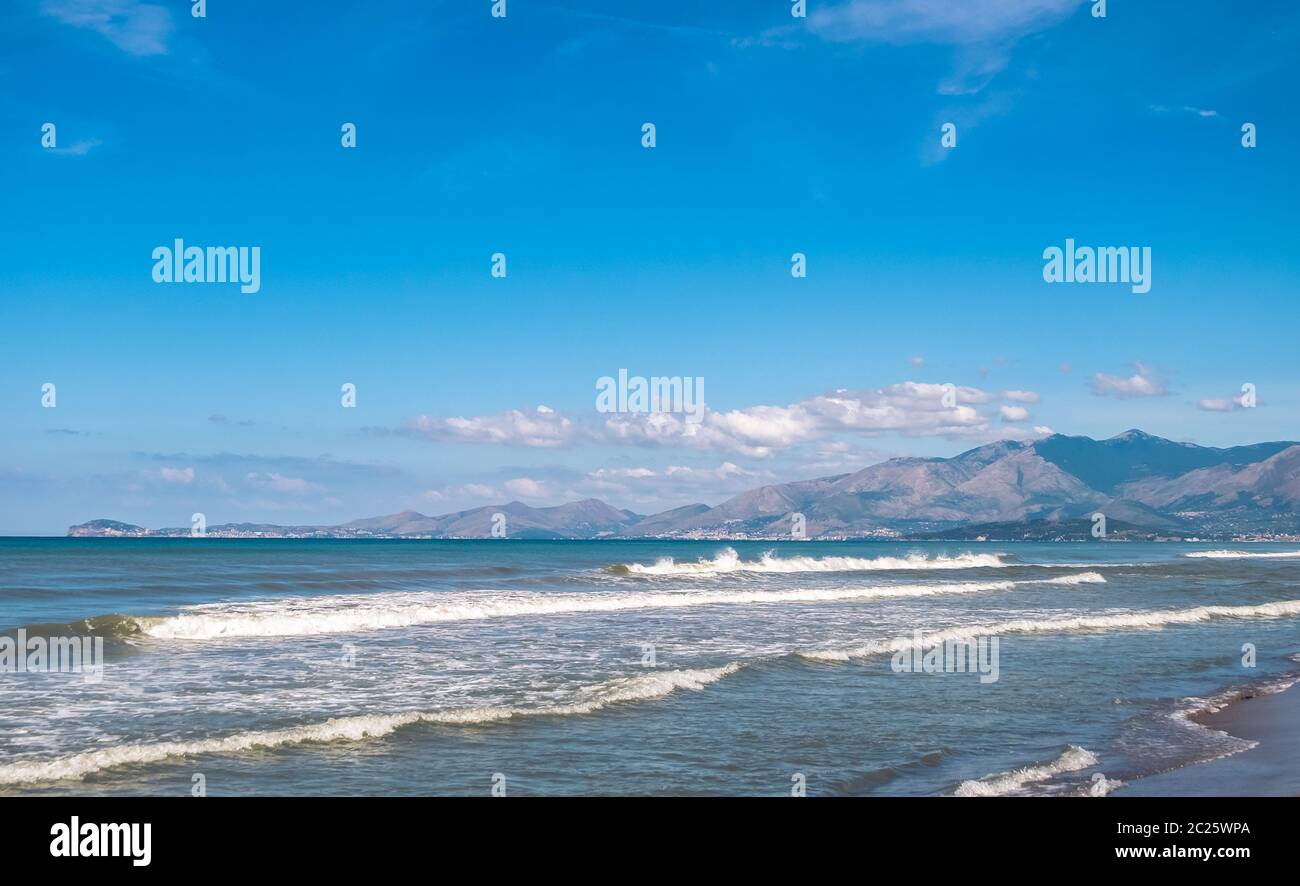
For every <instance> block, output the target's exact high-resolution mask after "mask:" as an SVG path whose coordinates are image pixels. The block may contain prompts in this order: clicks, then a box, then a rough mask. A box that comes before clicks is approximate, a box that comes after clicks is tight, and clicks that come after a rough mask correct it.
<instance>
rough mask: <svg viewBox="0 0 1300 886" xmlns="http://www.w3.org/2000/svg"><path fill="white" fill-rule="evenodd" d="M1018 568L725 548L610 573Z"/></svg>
mask: <svg viewBox="0 0 1300 886" xmlns="http://www.w3.org/2000/svg"><path fill="white" fill-rule="evenodd" d="M1016 565H1019V564H1017V563H1015V562H1011V561H1008V560H1007V559H1006V557H1005V555H1003V554H973V553H965V554H957V555H956V556H952V557H949V556H946V555H943V554H940V555H937V556H935V557H926V556H925V555H924V554H909V555H908V556H906V557H778V556H776V555H775V554H773V553H772V552H771V551H768V552H767V553H766V554H763V556H762V557H760V558H759V559H757V560H741V559H740V555H739V554H737V553H736V552H735V551H734V550H733V549H732V548H726V549H724V550H723V551H722V552H720V553H719V554H718V555H717V556H715V557H714V558H713V559H712V560H699V561H697V562H695V563H678V562H677V561H675V560H674V559H673V558H672V557H662V558H660V559H659V560H656V561H655V562H654V563H653V564H652V565H649V566H646V565H645V564H642V563H620V564H618V565H616V566H611V567H610V571H612V572H615V573H617V574H619V575H685V576H697V575H717V574H722V573H729V572H767V573H791V572H876V571H881V570H891V569H892V570H924V569H977V568H999V567H1005V566H1016Z"/></svg>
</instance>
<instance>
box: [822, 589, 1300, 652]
mask: <svg viewBox="0 0 1300 886" xmlns="http://www.w3.org/2000/svg"><path fill="white" fill-rule="evenodd" d="M1296 615H1300V600H1285V601H1282V602H1279V603H1263V604H1260V605H1258V606H1196V607H1193V608H1190V609H1154V610H1137V611H1124V612H1109V613H1105V614H1101V615H1069V616H1057V617H1054V618H1017V619H1012V620H1010V621H1002V622H993V623H990V624H972V625H962V626H960V627H954V628H945V629H942V630H938V631H932V632H928V633H926V634H925V635H924V637H923V639H924V641H925V642H926V643H929V644H935V643H942V642H946V641H948V640H970V639H974V638H976V637H989V636H1001V635H1003V634H1065V633H1075V632H1078V631H1115V630H1125V629H1134V628H1136V629H1156V630H1158V629H1160V628H1163V627H1166V626H1168V625H1188V624H1199V623H1201V622H1206V621H1212V620H1215V619H1220V618H1243V619H1255V618H1260V619H1271V618H1288V617H1292V616H1296ZM914 645H915V641H914V639H913V638H911V637H898V638H895V639H892V640H872V641H869V642H867V643H864V644H862V645H860V646H855V647H850V648H847V649H816V650H805V651H802V652H799V653H797V654H798V655H800V656H801V657H803V658H807V659H811V660H813V661H848V660H850V659H854V658H869V657H872V656H877V655H891V654H893V653H895V652H900V651H902V650H904V649H910V648H912V647H913V646H914Z"/></svg>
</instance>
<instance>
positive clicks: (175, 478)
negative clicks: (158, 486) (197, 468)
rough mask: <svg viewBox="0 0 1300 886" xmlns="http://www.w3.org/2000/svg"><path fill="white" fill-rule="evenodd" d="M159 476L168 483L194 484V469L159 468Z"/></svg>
mask: <svg viewBox="0 0 1300 886" xmlns="http://www.w3.org/2000/svg"><path fill="white" fill-rule="evenodd" d="M158 476H160V477H161V478H162V479H163V480H164V481H165V482H167V483H193V482H194V469H193V468H159V469H158Z"/></svg>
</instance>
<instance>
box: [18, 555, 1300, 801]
mask: <svg viewBox="0 0 1300 886" xmlns="http://www.w3.org/2000/svg"><path fill="white" fill-rule="evenodd" d="M1296 549H1297V546H1294V545H1247V544H1236V545H1233V544H1216V545H1186V544H1136V543H1092V544H1009V543H985V544H969V543H968V544H916V543H898V544H895V543H882V542H817V543H811V542H803V543H799V542H787V543H775V544H774V543H771V542H764V543H740V542H666V541H644V542H524V541H507V540H492V541H464V542H456V541H356V540H346V541H323V540H313V541H290V540H265V541H244V540H229V541H227V540H218V539H204V540H190V539H174V540H173V539H162V540H149V539H138V540H137V539H0V563H2V564H3V566H2V567H0V631H4V632H6V633H8V634H10V635H11V636H12V635H14V634H15V632H16V629H18V628H20V627H25V628H26V629H27V633H28V635H39V636H83V635H86V634H88V633H89V634H91V635H96V636H102V637H104V639H105V643H106V664H105V667H104V673H103V679H102V681H99V682H94V681H88V680H87V679H85V678H84V676H83V675H78V674H49V673H4V674H0V793H5V794H36V793H92V794H99V793H103V794H118V793H148V794H188V793H190V792H191V788H192V786H193V785H194V784H195V782H196V776H201V779H197V780H198V781H201V782H202V783H203V784H204V786H205V788H206V791H207V793H209V794H213V795H216V794H480V795H482V794H488V793H490V792H491V791H492V789H493V785H494V784H497V785H498V786H500V785H502V784H504V788H505V791H506V793H507V794H508V795H527V794H578V793H583V794H762V795H788V794H789V793H790V792H791V789H792V787H797V786H799V785H803V786H805V787H806V791H807V794H808V795H809V796H818V795H843V794H851V795H855V794H952V793H963V794H970V793H976V794H987V793H1029V794H1038V793H1071V794H1073V793H1090V792H1094V793H1100V792H1104V791H1106V790H1110V789H1114V788H1115V787H1116V786H1117V785H1119V784H1120V783H1126V782H1132V781H1133V780H1134V779H1136V778H1139V777H1141V776H1143V775H1146V774H1150V773H1154V772H1158V771H1163V770H1168V769H1171V768H1174V767H1178V766H1182V765H1186V764H1188V763H1191V762H1195V761H1198V760H1203V759H1208V758H1211V757H1215V756H1219V755H1222V754H1225V753H1233V752H1234V751H1237V750H1240V749H1241V747H1242V742H1240V741H1237V740H1235V739H1233V738H1231V737H1229V736H1224V735H1222V734H1220V733H1215V732H1212V731H1210V730H1206V729H1204V728H1202V727H1199V726H1197V725H1195V723H1193V722H1190V721H1188V720H1186V719H1185V718H1184V717H1183V716H1181V712H1186V711H1188V710H1192V709H1194V708H1196V707H1198V705H1199V704H1200V703H1199V702H1197V701H1196V699H1211V700H1212V699H1213V698H1214V696H1216V695H1217V694H1219V693H1222V692H1224V691H1226V690H1230V689H1232V688H1233V687H1240V686H1243V685H1249V684H1261V683H1265V684H1272V685H1279V681H1281V680H1282V678H1284V677H1285V675H1287V674H1289V673H1291V672H1293V671H1295V670H1298V669H1300V666H1298V665H1297V664H1296V662H1295V661H1294V660H1292V658H1291V656H1293V655H1295V654H1296V653H1297V652H1300V586H1298V585H1297V580H1296V570H1297V567H1298V566H1300V558H1297V557H1295V556H1287V555H1288V554H1294V553H1295V552H1296ZM1215 550H1218V551H1220V552H1221V553H1220V554H1219V555H1217V556H1210V557H1206V556H1188V555H1189V554H1193V553H1196V554H1203V553H1207V552H1213V551H1215ZM1232 552H1236V553H1232ZM1225 553H1226V554H1227V555H1224V554H1225ZM1241 554H1249V555H1250V556H1241ZM765 555H766V556H765ZM667 558H671V562H669V561H668V559H667ZM1204 607H1210V608H1208V609H1206V608H1204ZM107 616H120V617H114V618H108V617H107ZM916 630H921V631H923V632H926V633H931V632H935V631H948V632H949V636H950V637H957V638H961V637H974V636H991V637H996V638H997V640H998V659H997V665H998V667H997V679H996V681H995V682H985V681H981V679H980V676H979V674H977V673H916V672H912V673H906V672H904V673H899V672H896V671H895V669H894V668H893V667H892V666H891V665H892V659H893V655H892V652H893V650H894V648H896V647H898V648H901V647H902V646H904V645H907V644H908V643H910V641H911V639H912V637H913V632H914V631H916ZM1244 644H1253V646H1254V648H1255V650H1256V655H1257V663H1256V666H1255V667H1253V668H1249V667H1244V666H1243V664H1242V655H1243V653H1242V648H1243V645H1244Z"/></svg>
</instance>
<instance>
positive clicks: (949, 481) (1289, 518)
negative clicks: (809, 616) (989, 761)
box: [68, 430, 1300, 539]
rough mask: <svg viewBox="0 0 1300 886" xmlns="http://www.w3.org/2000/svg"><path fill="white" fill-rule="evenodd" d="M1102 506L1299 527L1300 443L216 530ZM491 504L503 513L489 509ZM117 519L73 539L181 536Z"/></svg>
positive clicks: (1021, 453) (940, 521) (1132, 525)
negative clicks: (641, 510) (702, 499)
mask: <svg viewBox="0 0 1300 886" xmlns="http://www.w3.org/2000/svg"><path fill="white" fill-rule="evenodd" d="M1097 513H1100V514H1104V515H1105V517H1106V521H1107V525H1108V537H1121V538H1153V537H1172V538H1186V537H1202V538H1213V537H1257V538H1270V537H1286V536H1295V535H1297V534H1300V443H1294V442H1275V443H1257V444H1253V445H1248V446H1233V447H1230V448H1225V449H1220V448H1214V447H1208V446H1197V445H1195V444H1192V443H1178V442H1174V441H1172V440H1166V439H1163V438H1161V437H1156V436H1152V435H1151V434H1147V433H1144V432H1142V431H1139V430H1130V431H1126V432H1124V433H1122V434H1119V435H1117V436H1114V437H1111V438H1109V439H1106V440H1094V439H1092V438H1090V437H1070V436H1065V435H1062V434H1056V435H1053V436H1050V437H1046V438H1044V439H1042V440H1038V441H1034V442H1018V441H1009V440H1004V441H999V442H996V443H989V444H987V445H984V446H980V447H977V448H975V449H971V450H968V451H967V452H963V453H961V454H960V455H956V456H953V457H952V458H894V459H890V460H889V461H885V462H881V463H880V464H875V465H872V466H870V467H867V468H863V469H862V470H860V471H857V472H855V473H851V474H840V475H838V476H833V477H821V478H819V479H815V480H801V481H798V482H794V483H782V484H777V485H771V486H763V487H760V488H758V489H753V490H750V491H749V492H744V493H742V494H740V495H737V496H735V497H734V498H731V499H728V500H727V501H724V502H722V503H721V504H719V505H717V506H714V507H710V506H708V505H704V504H693V505H687V506H685V507H680V508H675V509H673V510H669V511H664V512H662V513H658V514H652V515H648V516H647V515H641V514H636V513H634V512H632V511H628V510H621V509H619V508H615V507H612V506H611V505H608V504H606V503H605V502H602V501H600V500H598V499H586V500H584V501H577V502H570V503H568V504H563V505H559V506H556V507H546V508H534V507H530V506H528V505H525V504H523V503H521V502H518V501H514V502H510V503H509V504H504V505H489V506H485V507H480V508H473V509H471V510H467V511H458V512H456V513H453V514H443V515H441V516H432V517H431V516H426V515H424V514H420V513H417V512H415V511H403V512H401V513H399V514H390V515H388V516H383V517H370V518H367V519H363V520H354V521H352V522H351V523H344V524H342V525H338V526H277V525H271V524H249V523H233V524H222V525H215V526H209V527H207V530H206V534H207V535H208V536H216V537H291V538H317V537H319V538H490V537H492V536H493V531H492V530H493V526H494V525H500V526H502V527H503V529H504V532H505V535H506V536H507V537H509V538H533V539H539V538H552V539H558V538H736V539H743V538H771V539H777V538H790V537H791V536H792V532H793V530H794V529H795V528H796V525H797V515H803V522H804V525H805V530H804V531H805V534H806V537H808V538H824V539H830V538H882V537H883V538H899V537H907V538H921V537H943V538H958V537H969V538H990V539H992V538H1004V539H1018V538H1076V537H1085V538H1086V537H1088V536H1089V532H1090V530H1091V527H1092V526H1093V515H1094V514H1097ZM496 515H503V517H504V519H502V517H498V516H496ZM190 534H191V531H190V529H189V528H188V527H186V528H181V529H152V530H151V529H144V528H142V527H139V526H134V525H131V524H127V523H120V522H117V521H113V520H92V521H90V522H89V523H82V524H79V525H77V526H72V527H70V528H69V530H68V535H70V536H114V537H123V536H124V537H141V536H150V537H152V536H164V537H166V536H189V535H190Z"/></svg>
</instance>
